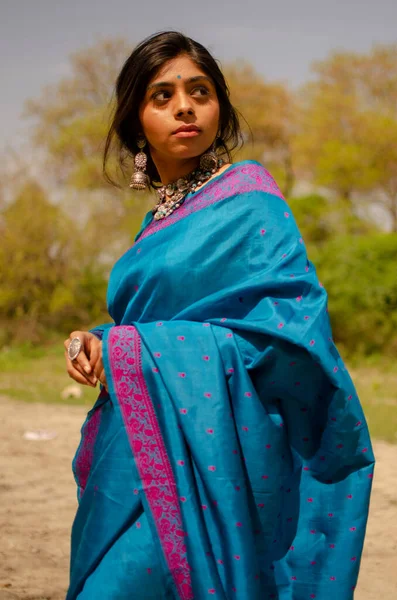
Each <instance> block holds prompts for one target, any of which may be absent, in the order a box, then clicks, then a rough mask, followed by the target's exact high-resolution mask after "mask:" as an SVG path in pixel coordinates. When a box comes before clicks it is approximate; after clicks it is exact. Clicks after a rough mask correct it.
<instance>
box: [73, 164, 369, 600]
mask: <svg viewBox="0 0 397 600" xmlns="http://www.w3.org/2000/svg"><path fill="white" fill-rule="evenodd" d="M108 307H109V313H110V315H111V317H112V318H113V320H114V323H112V324H111V325H107V326H103V327H98V328H97V329H95V330H94V333H95V334H96V335H98V337H100V338H101V339H102V342H103V355H104V364H105V371H106V376H107V381H108V393H107V392H105V390H102V392H101V394H100V396H99V398H98V400H97V402H96V404H95V406H94V407H93V409H92V410H91V411H90V412H89V413H88V416H87V420H86V422H85V424H84V425H83V429H82V440H81V443H80V446H79V449H78V451H77V454H76V457H75V460H74V473H75V477H76V481H77V484H78V497H79V508H78V511H77V515H76V518H75V522H74V525H73V530H72V556H71V580H70V588H69V592H68V596H67V599H68V600H74V599H76V598H79V599H80V600H88V599H94V598H101V599H104V600H123V599H125V600H127V599H128V600H133V599H153V600H154V599H156V600H159V599H178V600H192V599H193V598H194V599H196V600H203V599H206V598H211V597H215V598H217V599H218V600H228V599H229V598H236V599H237V600H263V599H267V598H275V599H280V600H309V599H313V598H315V599H316V600H328V599H329V600H331V599H335V598H338V600H348V599H350V598H353V593H354V592H353V590H354V587H355V585H356V581H357V576H358V570H359V564H360V558H361V551H362V546H363V540H364V534H365V528H366V521H367V514H368V505H369V496H370V489H371V482H372V473H373V465H374V458H373V454H372V449H371V444H370V439H369V435H368V429H367V426H366V422H365V418H364V415H363V412H362V409H361V407H360V403H359V400H358V398H357V394H356V391H355V388H354V386H353V383H352V381H351V379H350V377H349V375H348V372H347V370H346V367H345V365H344V363H343V361H342V359H341V357H340V355H339V353H338V351H337V349H336V347H335V345H334V342H333V340H332V333H331V328H330V322H329V318H328V314H327V312H328V311H327V294H326V292H325V290H324V288H323V287H322V285H321V283H319V281H318V279H317V276H316V271H315V268H314V266H313V264H312V263H311V262H310V261H309V260H308V258H307V255H306V250H305V245H304V242H303V240H302V238H301V235H300V233H299V230H298V228H297V226H296V223H295V220H294V218H293V215H292V214H291V210H290V209H289V207H288V205H287V204H286V202H285V201H284V199H283V197H282V195H281V193H280V191H279V189H278V187H277V185H276V184H275V182H274V180H273V179H272V177H271V176H270V175H269V173H268V172H267V171H266V170H265V169H264V168H263V167H262V166H261V165H260V164H259V163H256V162H254V161H243V162H241V163H237V164H235V165H232V166H230V167H229V168H228V169H227V170H226V171H225V172H224V173H223V174H221V175H220V176H218V177H217V178H215V179H214V180H212V181H211V182H210V183H208V184H207V185H206V186H205V187H203V188H202V189H201V190H200V191H199V192H197V193H196V194H195V195H188V196H187V197H186V199H185V202H184V204H183V205H182V206H181V207H180V208H179V209H178V211H175V212H174V213H173V214H172V215H171V216H170V217H168V218H167V219H165V220H163V221H160V222H154V221H153V220H151V217H150V214H148V215H147V217H146V219H145V221H144V223H143V225H142V228H141V231H140V232H139V234H138V235H137V237H136V240H135V243H134V245H133V246H132V247H131V248H130V249H129V250H128V251H127V252H126V253H125V254H124V255H123V256H122V257H121V258H120V259H119V261H118V262H117V263H116V264H115V266H114V268H113V270H112V273H111V277H110V281H109V288H108Z"/></svg>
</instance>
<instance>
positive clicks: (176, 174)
mask: <svg viewBox="0 0 397 600" xmlns="http://www.w3.org/2000/svg"><path fill="white" fill-rule="evenodd" d="M152 158H153V162H154V164H155V166H156V169H157V171H158V174H159V175H160V179H161V183H162V184H163V185H168V184H169V183H172V182H173V181H177V179H180V178H181V177H186V175H188V174H189V173H191V172H192V171H194V170H195V169H197V167H198V166H199V163H200V157H199V156H195V157H194V158H188V159H186V160H175V161H170V160H169V159H167V160H162V159H161V158H159V157H156V156H153V155H152Z"/></svg>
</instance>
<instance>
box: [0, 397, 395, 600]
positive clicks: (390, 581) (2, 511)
mask: <svg viewBox="0 0 397 600" xmlns="http://www.w3.org/2000/svg"><path fill="white" fill-rule="evenodd" d="M85 413H86V410H85V409H84V408H83V407H75V406H62V405H57V406H55V405H44V404H25V403H19V402H15V401H12V402H11V401H9V400H7V399H6V398H2V397H0V423H1V435H0V498H1V502H0V531H1V537H0V540H1V542H0V600H13V599H23V600H28V599H29V600H64V598H65V591H66V587H67V581H68V568H69V535H70V527H71V523H72V520H73V517H74V513H75V510H76V500H75V498H76V496H75V484H74V481H73V477H72V474H71V459H72V456H73V454H74V451H75V449H76V447H77V444H78V442H79V440H80V426H81V424H82V421H83V419H84V416H85ZM34 429H46V430H47V429H48V430H54V431H56V432H57V434H58V435H57V437H56V438H54V439H52V440H50V441H29V440H25V439H24V438H23V437H22V436H23V433H24V432H25V431H26V430H34ZM375 451H376V456H377V469H376V477H375V480H374V492H373V495H372V505H371V514H370V519H369V524H368V533H367V540H366V547H365V551H364V558H363V562H362V567H361V574H360V580H359V585H358V589H357V592H356V594H355V599H358V600H380V599H382V600H395V599H396V598H397V558H396V556H397V468H396V465H397V446H391V445H388V444H384V443H377V444H376V445H375ZM330 600H331V599H330ZM336 600H337V599H336Z"/></svg>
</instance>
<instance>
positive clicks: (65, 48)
mask: <svg viewBox="0 0 397 600" xmlns="http://www.w3.org/2000/svg"><path fill="white" fill-rule="evenodd" d="M163 29H179V30H182V31H183V32H184V33H186V34H187V35H189V36H191V37H193V38H195V39H197V40H198V41H200V42H201V43H203V44H204V45H206V46H207V47H209V49H210V50H211V51H212V53H213V54H214V55H215V57H216V58H219V59H220V60H221V61H223V62H226V61H229V60H233V59H236V58H244V59H246V60H248V61H250V62H251V63H252V64H253V65H254V66H255V68H256V69H257V70H258V71H259V72H260V73H262V74H263V75H264V76H265V77H266V78H267V79H271V80H274V79H278V80H283V81H285V82H288V83H289V84H290V85H291V86H296V85H299V84H300V83H301V82H303V81H305V80H306V79H307V78H308V77H309V67H310V63H311V62H312V61H313V60H314V59H321V58H324V57H325V56H327V54H328V53H329V52H330V51H331V50H332V49H346V50H356V51H360V52H365V51H367V50H369V49H370V48H371V46H372V45H373V44H374V43H391V42H396V41H397V0H376V1H370V0H363V1H359V0H343V1H338V0H328V1H325V0H273V1H272V2H269V1H268V0H244V1H242V2H237V0H229V1H228V2H224V0H198V1H196V2H192V1H189V0H184V1H182V0H162V1H161V2H160V1H159V0H156V1H155V2H153V1H150V0H0V57H1V58H0V61H1V62H0V86H1V87H0V89H1V111H0V131H1V138H0V147H3V148H4V146H5V145H6V144H16V145H19V144H20V143H23V142H24V141H25V140H26V138H27V124H26V123H25V122H24V121H23V120H22V119H21V112H22V109H23V104H24V101H25V100H26V99H27V98H32V97H37V96H39V95H40V91H41V88H42V87H43V86H44V85H46V84H49V83H52V82H56V81H57V80H58V79H59V78H61V77H62V76H64V75H66V74H67V73H68V56H69V55H70V53H71V52H75V51H77V50H79V49H81V48H85V47H87V46H89V45H91V44H93V43H94V42H95V41H96V40H97V39H98V38H101V37H108V36H123V37H125V38H126V39H127V40H128V41H130V42H131V48H132V47H133V46H134V45H135V44H136V42H138V41H140V40H141V39H143V38H144V37H146V36H147V35H149V34H151V33H154V32H155V31H159V30H163ZM120 66H121V65H120Z"/></svg>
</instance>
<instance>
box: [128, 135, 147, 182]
mask: <svg viewBox="0 0 397 600" xmlns="http://www.w3.org/2000/svg"><path fill="white" fill-rule="evenodd" d="M136 145H137V146H138V148H139V149H140V150H141V152H138V153H137V154H135V159H134V164H135V171H134V172H133V174H132V176H131V181H130V188H132V189H133V190H146V189H147V188H148V186H149V177H148V176H147V175H146V173H145V171H146V165H147V156H146V154H145V153H144V152H142V149H143V148H144V147H145V146H146V140H145V138H144V137H140V138H138V140H137V143H136Z"/></svg>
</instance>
